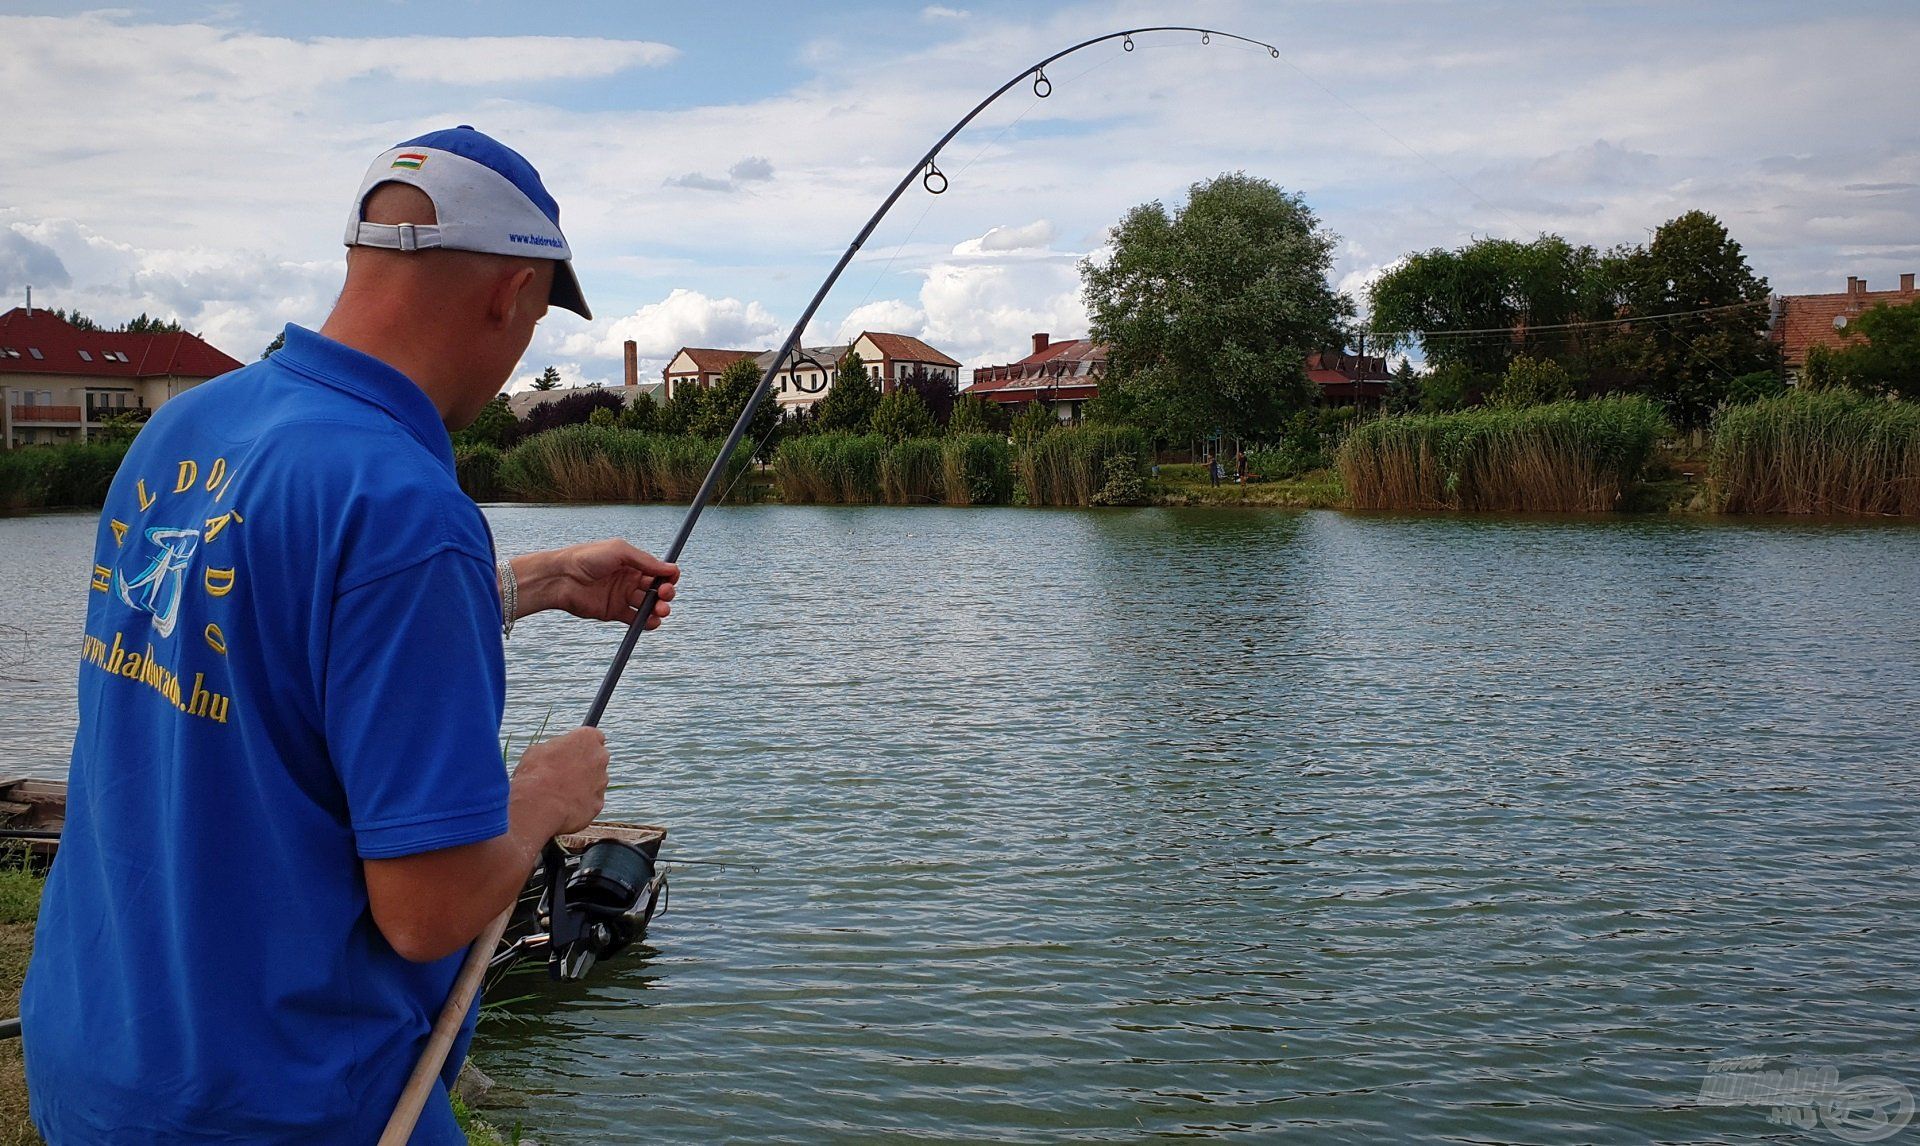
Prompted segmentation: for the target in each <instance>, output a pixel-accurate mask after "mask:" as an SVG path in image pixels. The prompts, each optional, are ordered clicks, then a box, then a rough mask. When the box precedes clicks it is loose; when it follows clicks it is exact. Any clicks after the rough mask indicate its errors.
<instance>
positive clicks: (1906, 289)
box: [1900, 271, 1913, 294]
mask: <svg viewBox="0 0 1920 1146" xmlns="http://www.w3.org/2000/svg"><path fill="white" fill-rule="evenodd" d="M1900 293H1901V294H1912V293H1913V273H1912V272H1911V271H1909V272H1908V273H1906V274H1904V275H1901V276H1900Z"/></svg>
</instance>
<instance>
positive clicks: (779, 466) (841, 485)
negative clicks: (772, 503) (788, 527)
mask: <svg viewBox="0 0 1920 1146" xmlns="http://www.w3.org/2000/svg"><path fill="white" fill-rule="evenodd" d="M885 450H886V439H885V438H882V437H881V436H880V435H878V434H849V433H845V432H841V431H828V432H823V433H817V434H808V435H806V436H804V437H797V438H788V439H787V440H786V441H784V442H781V443H780V449H779V450H778V451H777V452H776V453H775V454H774V456H773V484H774V487H775V488H776V489H778V490H779V491H780V499H781V500H782V501H787V502H793V503H802V502H825V503H828V504H834V505H847V504H852V505H860V504H866V503H870V502H875V501H878V500H880V461H881V455H882V454H883V453H884V452H885Z"/></svg>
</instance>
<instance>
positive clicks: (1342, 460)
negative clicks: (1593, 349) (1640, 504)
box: [1338, 398, 1668, 513]
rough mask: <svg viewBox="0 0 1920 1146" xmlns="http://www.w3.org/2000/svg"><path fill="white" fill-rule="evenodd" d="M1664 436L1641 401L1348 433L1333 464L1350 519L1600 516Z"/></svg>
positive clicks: (1418, 419)
mask: <svg viewBox="0 0 1920 1146" xmlns="http://www.w3.org/2000/svg"><path fill="white" fill-rule="evenodd" d="M1667 432H1668V427H1667V424H1666V420H1665V418H1663V417H1662V416H1661V414H1660V409H1659V407H1658V406H1656V405H1655V404H1654V403H1652V402H1649V401H1647V400H1646V399H1644V398H1602V399H1598V400H1594V401H1583V402H1572V401H1569V402H1555V403H1552V404H1550V405H1545V406H1531V407H1527V408H1525V409H1506V410H1496V409H1476V410H1464V411H1461V412H1460V413H1456V414H1412V415H1406V416H1402V417H1387V418H1380V419H1378V420H1375V421H1371V422H1363V423H1361V424H1359V425H1357V426H1355V427H1354V429H1353V432H1352V433H1350V434H1348V435H1347V439H1346V441H1345V442H1344V443H1342V445H1341V447H1340V451H1339V457H1338V464H1339V469H1340V477H1341V479H1342V481H1343V482H1344V483H1345V485H1346V488H1347V492H1348V496H1349V497H1350V499H1351V501H1352V504H1353V505H1354V507H1355V508H1358V509H1455V510H1505V511H1512V512H1540V513H1599V512H1607V511H1610V510H1612V509H1614V508H1616V507H1617V506H1618V504H1619V502H1620V499H1621V497H1622V495H1623V494H1624V493H1625V492H1626V490H1627V489H1628V488H1629V487H1630V486H1631V485H1632V484H1633V483H1634V482H1635V481H1637V480H1638V479H1639V476H1640V473H1641V471H1642V469H1644V468H1645V466H1646V462H1647V459H1648V457H1649V456H1650V455H1651V454H1652V452H1653V447H1654V444H1655V443H1656V442H1657V441H1659V439H1660V438H1661V437H1662V436H1663V435H1664V434H1666V433H1667Z"/></svg>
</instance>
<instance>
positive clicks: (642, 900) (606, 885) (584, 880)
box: [540, 839, 659, 981]
mask: <svg viewBox="0 0 1920 1146" xmlns="http://www.w3.org/2000/svg"><path fill="white" fill-rule="evenodd" d="M543 854H544V857H545V858H544V860H543V862H544V863H545V865H546V875H547V890H546V894H545V895H544V896H543V897H542V899H541V902H540V913H541V915H542V917H543V918H544V919H545V921H546V923H547V974H548V976H550V977H551V978H554V979H558V980H564V981H573V980H577V979H581V978H584V977H585V976H586V974H587V972H588V970H590V969H591V968H592V967H593V965H594V963H595V962H597V961H599V960H601V959H605V958H607V957H609V956H611V955H614V954H617V953H618V952H619V951H620V950H621V949H622V948H624V947H626V946H627V945H628V944H630V943H632V942H633V941H634V939H635V938H637V937H638V936H639V934H640V932H641V931H642V930H643V929H644V928H645V927H646V925H647V917H648V916H650V915H651V914H652V913H653V904H654V896H655V895H656V894H657V893H658V891H659V886H658V883H657V882H656V879H655V875H654V870H655V864H654V861H653V857H651V856H649V855H648V854H647V853H646V852H643V851H641V850H640V849H639V848H637V847H634V846H633V845H632V844H629V843H624V842H622V841H620V840H611V839H607V840H600V841H598V842H597V843H594V844H591V845H589V846H588V847H587V848H586V849H585V850H583V851H582V852H581V853H580V860H579V863H578V864H577V865H573V866H571V867H570V866H569V865H568V863H567V858H568V857H567V854H566V852H565V851H564V850H562V849H561V848H560V846H559V845H558V844H552V843H550V844H548V845H547V850H546V851H545V853H543Z"/></svg>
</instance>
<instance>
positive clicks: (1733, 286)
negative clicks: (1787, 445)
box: [1612, 211, 1780, 427]
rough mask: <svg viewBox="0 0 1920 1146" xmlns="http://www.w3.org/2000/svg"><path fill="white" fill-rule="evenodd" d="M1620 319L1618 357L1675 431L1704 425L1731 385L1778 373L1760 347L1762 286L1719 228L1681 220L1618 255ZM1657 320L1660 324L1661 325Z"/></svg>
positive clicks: (1693, 215)
mask: <svg viewBox="0 0 1920 1146" xmlns="http://www.w3.org/2000/svg"><path fill="white" fill-rule="evenodd" d="M1612 258H1614V259H1616V260H1617V265H1618V277H1619V280H1620V283H1621V291H1622V295H1623V300H1624V304H1625V314H1626V315H1627V316H1628V317H1629V318H1632V319H1635V320H1636V321H1633V322H1631V323H1630V324H1628V325H1626V326H1625V327H1624V328H1622V329H1621V330H1619V331H1618V332H1617V333H1616V334H1615V335H1614V338H1615V341H1616V346H1615V350H1616V354H1617V356H1618V358H1619V360H1620V361H1621V362H1622V363H1623V364H1624V365H1626V366H1627V367H1628V368H1629V369H1630V370H1631V372H1632V373H1633V374H1634V375H1635V376H1636V377H1637V378H1638V387H1637V388H1638V389H1640V390H1641V391H1642V392H1643V393H1645V394H1646V395H1647V396H1648V397H1650V398H1653V399H1655V400H1656V401H1659V402H1662V403H1664V404H1665V405H1666V407H1667V413H1668V416H1669V417H1671V418H1672V419H1673V421H1674V423H1675V424H1676V425H1679V426H1682V427H1694V426H1701V425H1704V424H1706V422H1707V420H1708V418H1709V417H1711V416H1712V413H1713V410H1714V408H1715V407H1717V406H1719V405H1720V404H1721V403H1722V402H1723V401H1725V400H1726V398H1727V395H1728V391H1729V388H1730V387H1731V386H1732V384H1733V382H1734V381H1735V379H1737V378H1739V377H1741V376H1743V375H1746V374H1750V373H1754V372H1756V371H1760V370H1773V369H1778V367H1779V361H1780V358H1779V350H1778V348H1777V347H1776V346H1775V345H1774V344H1773V343H1771V342H1769V341H1768V339H1767V322H1768V305H1767V304H1768V288H1767V280H1766V279H1764V278H1762V277H1760V276H1758V275H1756V274H1754V273H1753V270H1752V268H1750V267H1749V266H1748V265H1747V259H1746V256H1745V255H1744V254H1743V253H1742V252H1741V250H1740V244H1739V243H1737V242H1734V240H1733V239H1732V238H1731V237H1730V236H1729V235H1728V234H1727V229H1726V227H1725V226H1723V225H1722V224H1721V222H1720V220H1718V219H1716V218H1714V217H1713V216H1712V215H1709V214H1707V213H1706V212H1705V211H1688V212H1687V213H1686V214H1684V215H1681V216H1679V217H1677V218H1674V219H1671V220H1668V221H1667V222H1666V223H1664V224H1662V225H1661V226H1660V228H1659V230H1657V231H1655V232H1654V233H1653V241H1652V242H1651V243H1649V244H1647V246H1645V247H1640V248H1632V249H1623V250H1620V251H1617V252H1615V253H1614V254H1613V255H1612ZM1660 316H1664V317H1660Z"/></svg>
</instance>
